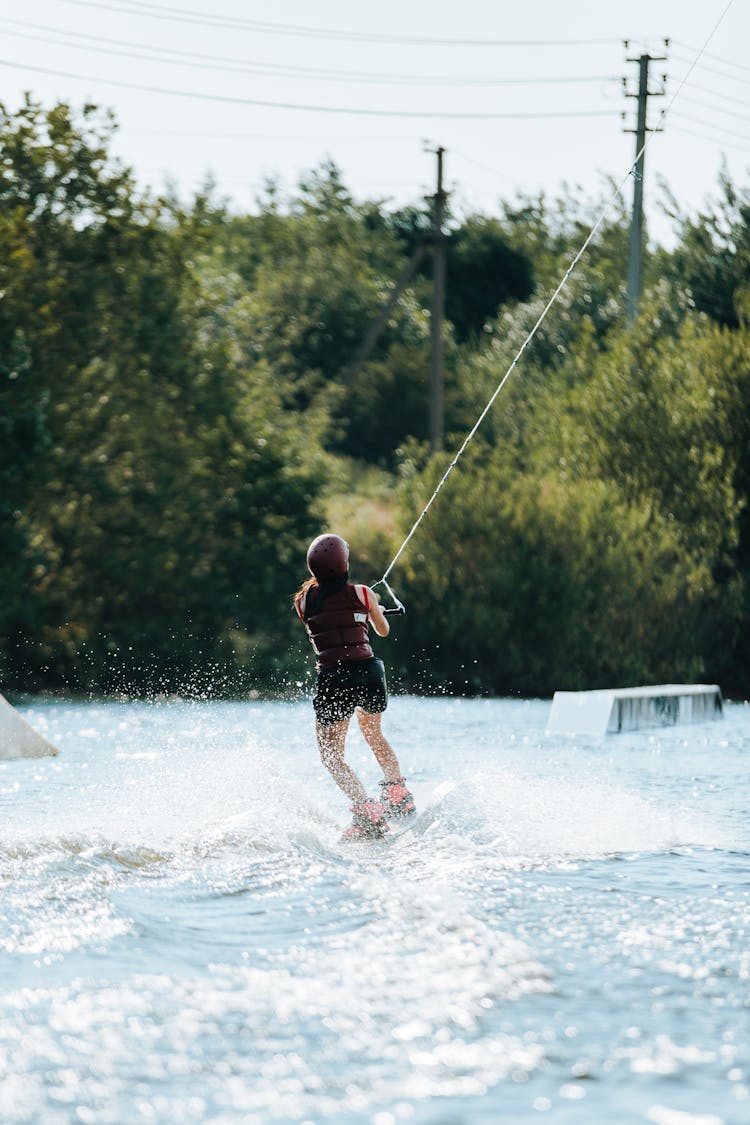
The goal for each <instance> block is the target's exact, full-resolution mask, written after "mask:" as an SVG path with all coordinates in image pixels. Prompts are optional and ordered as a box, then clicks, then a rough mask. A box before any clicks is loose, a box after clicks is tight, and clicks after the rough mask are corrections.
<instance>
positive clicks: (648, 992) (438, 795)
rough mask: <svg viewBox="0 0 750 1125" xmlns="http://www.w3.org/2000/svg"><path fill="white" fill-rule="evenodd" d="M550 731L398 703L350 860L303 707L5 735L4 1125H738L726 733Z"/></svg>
mask: <svg viewBox="0 0 750 1125" xmlns="http://www.w3.org/2000/svg"><path fill="white" fill-rule="evenodd" d="M548 709H549V704H548V703H546V702H523V701H520V702H519V701H502V700H499V701H470V700H447V699H441V700H425V699H409V698H398V699H395V700H393V701H392V703H391V706H390V708H389V711H388V715H387V719H386V728H387V730H388V732H389V734H390V735H391V736H392V740H393V742H394V745H395V746H396V748H397V750H398V752H399V754H400V756H401V762H402V766H403V767H404V769H405V771H406V773H407V775H408V777H409V778H410V780H412V781H413V782H414V788H415V791H416V794H417V797H418V800H419V804H420V815H419V818H418V820H417V822H416V825H415V827H414V828H413V830H411V831H409V832H407V833H405V834H404V835H402V836H400V837H399V838H398V839H394V840H393V841H391V842H390V843H377V844H368V845H362V844H359V845H346V844H341V843H340V842H339V837H340V834H341V830H342V828H343V827H344V826H345V824H346V823H347V821H348V810H347V803H346V801H345V799H344V798H343V797H342V796H341V795H340V794H339V792H338V790H337V789H336V788H335V786H334V785H333V783H332V782H331V781H330V779H329V778H328V776H327V775H326V774H325V773H324V771H323V769H322V767H321V766H320V764H319V761H318V759H317V754H316V751H315V748H314V740H313V730H312V720H311V709H310V707H309V704H307V703H295V704H284V703H238V704H221V703H210V704H208V703H207V704H193V703H166V704H155V705H147V704H117V703H111V704H106V705H96V704H88V705H84V704H75V705H73V704H62V703H56V704H46V705H39V706H35V707H29V708H23V712H24V714H25V715H26V717H27V718H28V719H29V720H30V721H31V722H32V723H33V724H34V725H35V726H37V727H38V728H39V729H41V730H42V731H43V732H44V733H46V735H47V736H48V737H49V738H50V739H51V740H52V741H54V742H55V743H57V745H58V746H59V747H60V749H61V754H60V756H59V757H58V758H56V759H44V760H37V761H14V762H6V763H3V764H2V765H0V811H1V812H2V824H1V827H0V894H1V900H0V901H1V902H2V912H1V917H0V977H1V988H0V1120H2V1122H3V1123H6V1122H7V1123H9V1125H10V1123H13V1125H15V1123H18V1122H33V1123H35V1125H36V1123H43V1125H57V1123H68V1122H81V1123H83V1125H87V1123H93V1125H108V1123H117V1125H137V1123H141V1122H143V1123H168V1125H179V1123H198V1122H200V1123H203V1122H212V1123H215V1125H230V1123H231V1125H234V1123H242V1125H265V1123H266V1122H281V1121H284V1122H299V1123H302V1122H307V1123H315V1125H319V1123H320V1125H322V1123H323V1122H334V1123H348V1122H352V1123H353V1122H368V1123H372V1125H399V1123H401V1122H403V1123H407V1125H408V1123H414V1125H427V1123H429V1125H463V1123H466V1125H474V1123H490V1122H493V1123H494V1122H497V1121H508V1122H513V1123H515V1122H527V1121H545V1120H546V1121H554V1122H575V1123H578V1122H592V1123H596V1125H599V1123H601V1125H608V1123H610V1122H641V1121H643V1122H651V1123H655V1125H718V1123H725V1125H729V1123H738V1125H739V1123H746V1122H749V1121H750V865H749V863H748V859H749V854H750V813H749V811H748V810H749V809H750V708H748V707H746V706H741V705H735V706H729V707H727V709H726V713H725V718H724V719H723V720H722V721H720V722H717V723H713V724H706V725H701V726H692V727H681V728H672V729H669V730H665V731H659V732H656V733H654V732H642V733H637V734H630V735H619V736H618V735H615V736H609V737H603V738H601V739H594V738H585V739H584V738H575V739H573V738H566V737H560V736H555V737H551V736H547V735H546V734H545V723H546V718H547V714H548ZM349 758H350V761H351V762H352V763H353V764H354V765H355V767H356V768H357V769H358V770H359V771H360V772H361V774H362V776H363V777H364V778H365V780H366V781H367V783H368V785H369V787H370V788H371V790H372V791H375V789H376V783H377V780H378V778H377V774H376V770H375V766H374V762H373V760H372V758H371V757H370V756H369V753H368V751H367V750H366V748H365V747H364V744H363V743H362V742H361V741H360V739H359V736H358V735H351V736H350V752H349ZM436 786H437V788H435V787H436Z"/></svg>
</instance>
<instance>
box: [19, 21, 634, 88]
mask: <svg viewBox="0 0 750 1125" xmlns="http://www.w3.org/2000/svg"><path fill="white" fill-rule="evenodd" d="M0 23H5V24H13V25H14V26H15V27H29V28H34V29H35V30H37V31H48V32H50V33H51V34H52V35H54V36H55V38H49V37H48V36H44V35H37V34H32V33H30V32H26V31H16V30H14V29H13V28H11V29H9V30H8V31H7V32H6V34H8V35H14V36H16V37H17V38H20V39H30V40H32V41H34V42H38V43H52V44H53V45H54V46H56V47H60V46H66V47H73V48H74V49H75V50H84V51H88V50H90V49H91V46H89V44H91V45H94V46H96V47H97V49H98V50H99V51H100V52H102V51H103V53H105V54H110V55H119V56H123V57H125V58H135V59H146V60H148V61H151V62H166V63H169V64H171V65H179V66H186V65H189V66H191V68H192V69H200V70H217V69H220V70H222V71H226V70H229V69H232V70H235V71H239V72H241V73H243V74H258V75H265V76H275V77H281V78H304V79H312V80H313V81H326V82H356V83H375V84H380V83H383V84H388V85H409V86H419V85H441V86H449V85H454V86H535V85H562V84H566V83H567V84H576V85H577V84H582V83H590V82H596V83H602V82H617V81H619V79H618V78H617V77H616V76H614V75H611V74H610V75H561V76H549V75H544V76H534V77H529V78H523V77H520V78H498V77H496V76H487V77H479V76H475V77H465V76H461V75H457V76H451V75H445V74H442V75H437V74H435V75H415V74H382V73H368V72H363V71H353V70H323V69H320V68H318V67H300V66H288V65H286V64H284V63H268V62H262V63H260V62H256V61H253V60H250V59H247V60H245V59H240V58H236V57H234V58H233V57H231V56H227V55H207V54H205V53H202V52H197V51H178V50H175V49H174V48H171V47H151V46H149V45H148V44H145V43H134V42H131V41H128V40H122V39H110V38H105V37H102V36H98V35H88V34H86V33H78V32H76V33H73V32H69V31H66V30H65V29H63V28H56V27H46V26H44V25H40V24H29V23H24V22H23V21H21V20H3V19H0ZM60 36H67V37H68V38H69V39H72V40H73V42H70V43H61V42H60V38H59V37H60ZM76 39H82V40H85V41H86V42H85V43H78V42H75V40H76ZM102 44H104V46H103V47H102V46H101V45H102ZM131 47H132V48H134V50H132V51H131V50H123V48H131ZM142 52H149V53H148V54H144V53H142Z"/></svg>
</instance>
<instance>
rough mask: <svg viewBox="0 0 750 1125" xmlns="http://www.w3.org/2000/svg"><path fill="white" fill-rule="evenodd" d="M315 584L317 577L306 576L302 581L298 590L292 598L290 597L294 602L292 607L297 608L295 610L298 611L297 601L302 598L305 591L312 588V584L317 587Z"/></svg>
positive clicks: (316, 583)
mask: <svg viewBox="0 0 750 1125" xmlns="http://www.w3.org/2000/svg"><path fill="white" fill-rule="evenodd" d="M317 585H318V580H317V578H306V579H305V581H304V582H303V583H302V585H301V586H300V588H299V590H298V591H297V593H296V594H295V595H294V598H293V599H292V600H293V602H294V608H295V609H296V610H297V612H299V603H300V602H301V601H302V599H303V597H304V596H305V594H306V593H307V591H308V590H310V589H312V587H313V586H315V587H317Z"/></svg>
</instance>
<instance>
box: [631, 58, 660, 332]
mask: <svg viewBox="0 0 750 1125" xmlns="http://www.w3.org/2000/svg"><path fill="white" fill-rule="evenodd" d="M664 42H665V45H667V46H668V45H669V40H665V41H664ZM627 46H628V44H627V41H626V43H625V47H626V49H627ZM665 58H666V56H664V55H648V54H646V55H640V56H639V57H638V58H632V57H631V58H628V59H627V62H637V63H638V93H637V94H629V93H628V92H627V89H626V92H625V97H626V98H637V99H638V116H637V120H636V127H635V129H626V130H625V132H626V133H633V132H634V133H635V164H634V165H633V179H634V185H633V215H632V219H631V223H630V246H629V250H628V278H627V298H626V304H627V314H628V320H629V321H630V322H631V323H632V321H633V320H635V317H636V315H637V312H638V302H639V301H640V297H641V279H642V271H643V266H642V261H643V249H644V242H645V239H644V231H643V174H644V167H645V156H646V153H645V151H644V146H645V144H646V112H647V106H648V99H649V96H651V97H662V96H663V95H664V90H663V89H662V90H649V88H648V64H649V63H650V62H660V61H664V60H665ZM664 77H665V79H666V75H665V76H664ZM653 131H656V130H653Z"/></svg>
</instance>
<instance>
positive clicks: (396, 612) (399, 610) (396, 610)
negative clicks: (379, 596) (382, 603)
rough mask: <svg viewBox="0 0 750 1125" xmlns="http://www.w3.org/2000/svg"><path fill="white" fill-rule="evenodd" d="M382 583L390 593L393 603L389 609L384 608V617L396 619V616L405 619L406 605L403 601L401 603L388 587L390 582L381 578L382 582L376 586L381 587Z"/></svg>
mask: <svg viewBox="0 0 750 1125" xmlns="http://www.w3.org/2000/svg"><path fill="white" fill-rule="evenodd" d="M381 583H382V585H383V586H384V587H385V589H386V590H387V591H388V594H389V596H390V599H391V601H392V602H393V605H392V606H388V607H387V608H383V610H382V613H383V616H384V617H396V616H399V617H403V615H404V614H405V613H406V606H405V605H404V603H403V602H402V601H399V599H398V598H397V597H396V595H395V594H394V592H393V590H392V589H391V588H390V586H389V585H388V582H387V581H386V579H385V578H381V579H380V582H378V583H376V585H378V586H379V585H380V584H381Z"/></svg>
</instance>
